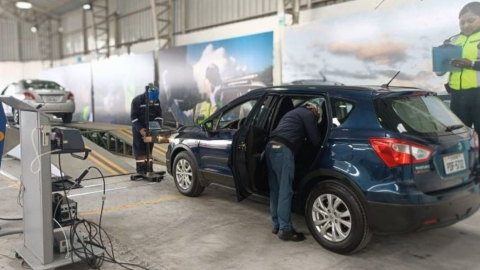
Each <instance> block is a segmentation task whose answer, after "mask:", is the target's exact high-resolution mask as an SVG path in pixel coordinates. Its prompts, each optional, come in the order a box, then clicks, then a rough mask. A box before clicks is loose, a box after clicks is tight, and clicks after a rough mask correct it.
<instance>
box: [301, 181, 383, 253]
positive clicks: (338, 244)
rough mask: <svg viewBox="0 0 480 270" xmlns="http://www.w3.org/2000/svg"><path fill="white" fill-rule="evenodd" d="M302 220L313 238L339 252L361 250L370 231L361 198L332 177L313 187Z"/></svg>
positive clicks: (323, 245) (325, 246)
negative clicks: (303, 219)
mask: <svg viewBox="0 0 480 270" xmlns="http://www.w3.org/2000/svg"><path fill="white" fill-rule="evenodd" d="M305 220H306V223H307V226H308V229H309V231H310V233H311V234H312V236H313V237H314V238H315V240H316V241H317V242H318V243H319V244H320V245H321V246H322V247H324V248H325V249H327V250H329V251H332V252H335V253H338V254H349V253H353V252H356V251H360V250H362V249H363V248H364V247H365V246H366V245H367V244H368V243H369V242H370V240H371V238H372V234H373V233H372V231H371V230H370V227H369V225H368V220H367V214H366V211H365V208H364V206H363V204H362V202H361V201H360V199H359V198H358V197H357V195H356V194H355V193H354V192H353V191H351V190H350V189H349V188H348V187H347V186H345V185H343V184H341V183H338V182H337V181H334V180H329V181H325V182H321V183H320V184H318V185H316V186H315V187H314V188H313V189H312V191H311V192H310V195H309V196H308V199H307V205H306V207H305ZM348 225H350V227H348ZM334 228H335V229H334ZM334 235H335V236H334Z"/></svg>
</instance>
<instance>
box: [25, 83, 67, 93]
mask: <svg viewBox="0 0 480 270" xmlns="http://www.w3.org/2000/svg"><path fill="white" fill-rule="evenodd" d="M23 86H24V89H25V90H30V91H32V90H41V89H52V90H64V89H63V87H61V86H60V85H59V84H57V83H55V82H51V81H25V82H23Z"/></svg>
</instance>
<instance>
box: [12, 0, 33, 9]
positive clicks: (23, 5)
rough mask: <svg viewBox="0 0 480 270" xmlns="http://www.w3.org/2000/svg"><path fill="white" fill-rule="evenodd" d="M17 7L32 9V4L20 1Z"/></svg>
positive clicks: (16, 4)
mask: <svg viewBox="0 0 480 270" xmlns="http://www.w3.org/2000/svg"><path fill="white" fill-rule="evenodd" d="M15 6H16V7H17V8H19V9H31V8H32V3H30V2H27V1H18V2H17V3H15Z"/></svg>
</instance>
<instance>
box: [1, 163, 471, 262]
mask: <svg viewBox="0 0 480 270" xmlns="http://www.w3.org/2000/svg"><path fill="white" fill-rule="evenodd" d="M129 162H131V161H129ZM19 166H20V163H19V161H15V160H12V161H4V162H2V170H4V171H6V172H8V173H10V174H12V175H13V176H14V177H19ZM79 166H81V165H80V164H79ZM91 176H93V174H92V175H91ZM100 183H101V182H100V181H98V180H90V181H88V182H85V183H84V184H85V185H93V186H94V185H97V184H100ZM107 183H108V186H107V189H109V191H108V192H107V201H106V206H105V207H106V210H105V213H104V219H103V227H104V228H105V229H106V230H107V231H108V232H109V233H110V235H111V236H112V237H113V238H114V244H115V252H116V257H117V259H118V260H121V261H125V262H130V263H137V264H141V265H143V266H145V267H147V268H149V269H275V270H278V269H320V270H321V269H339V270H350V269H351V270H353V269H355V270H362V269H392V270H406V269H427V270H428V269H432V270H443V269H445V270H447V269H448V270H450V269H459V270H460V269H461V270H470V269H471V270H477V269H480V256H479V252H480V227H479V225H478V224H480V214H476V215H475V216H473V217H471V218H470V219H468V220H466V221H463V222H461V223H459V224H456V225H454V226H452V227H448V228H444V229H438V230H433V231H427V232H422V233H416V234H409V235H402V236H389V237H379V236H376V237H374V238H373V240H372V242H371V244H370V245H369V246H368V247H367V249H365V250H364V251H362V252H360V253H358V254H355V255H351V256H341V255H337V254H333V253H330V252H328V251H326V250H324V249H323V248H322V247H321V246H319V245H318V244H317V243H316V242H315V240H314V239H313V238H312V237H311V236H310V235H307V240H306V241H305V242H301V243H291V242H281V241H280V240H278V239H277V237H276V236H275V235H272V234H271V233H270V219H269V212H268V206H267V205H264V204H260V203H257V202H254V201H245V202H242V203H237V202H236V197H235V194H234V193H233V192H232V191H228V190H225V189H219V188H215V187H212V188H208V189H206V190H205V193H204V194H203V195H202V196H201V197H199V198H188V197H183V196H181V195H179V193H178V192H177V190H176V188H175V184H174V182H173V180H172V178H171V177H170V176H167V177H166V179H165V180H164V181H163V182H161V183H154V184H151V183H146V182H131V181H129V180H128V178H127V177H117V178H110V179H108V180H107ZM17 191H18V190H17V188H16V187H15V185H14V183H12V181H11V180H7V179H6V177H4V176H0V216H2V217H5V216H20V215H21V208H20V207H19V206H18V205H17V204H16V196H17ZM99 191H101V189H100V188H99V187H98V186H97V187H95V186H94V187H87V188H84V189H79V190H75V191H73V192H72V193H71V194H72V196H71V197H72V198H73V199H74V200H76V201H77V202H78V203H79V208H80V212H81V213H82V216H83V217H84V218H86V219H89V220H92V221H97V220H98V210H99V209H100V204H101V193H100V192H99ZM294 223H295V225H296V227H297V228H298V229H300V230H301V231H303V232H307V231H308V230H307V228H306V226H305V223H304V221H303V217H301V216H297V215H295V216H294ZM20 225H21V223H5V222H3V228H4V229H9V228H14V227H18V226H20ZM20 241H21V236H20V235H17V236H8V237H3V238H0V269H23V268H22V267H21V265H20V263H21V261H19V260H17V259H14V253H13V252H12V249H13V248H14V246H16V245H17V244H18V243H19V242H20ZM59 269H72V270H80V269H87V266H86V265H85V264H77V265H75V266H68V267H63V268H59ZM102 269H105V270H108V269H123V268H121V267H120V266H115V265H111V264H105V265H104V267H102Z"/></svg>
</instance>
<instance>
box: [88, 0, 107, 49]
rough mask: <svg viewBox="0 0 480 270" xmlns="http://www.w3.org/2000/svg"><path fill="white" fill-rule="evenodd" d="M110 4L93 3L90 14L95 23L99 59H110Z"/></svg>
mask: <svg viewBox="0 0 480 270" xmlns="http://www.w3.org/2000/svg"><path fill="white" fill-rule="evenodd" d="M108 2H109V1H108V0H99V1H95V2H93V3H92V7H91V12H90V13H91V15H92V22H93V34H94V36H95V52H96V53H97V57H98V58H101V57H106V58H108V57H110V44H109V40H110V23H109V16H108V12H109V11H108Z"/></svg>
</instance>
